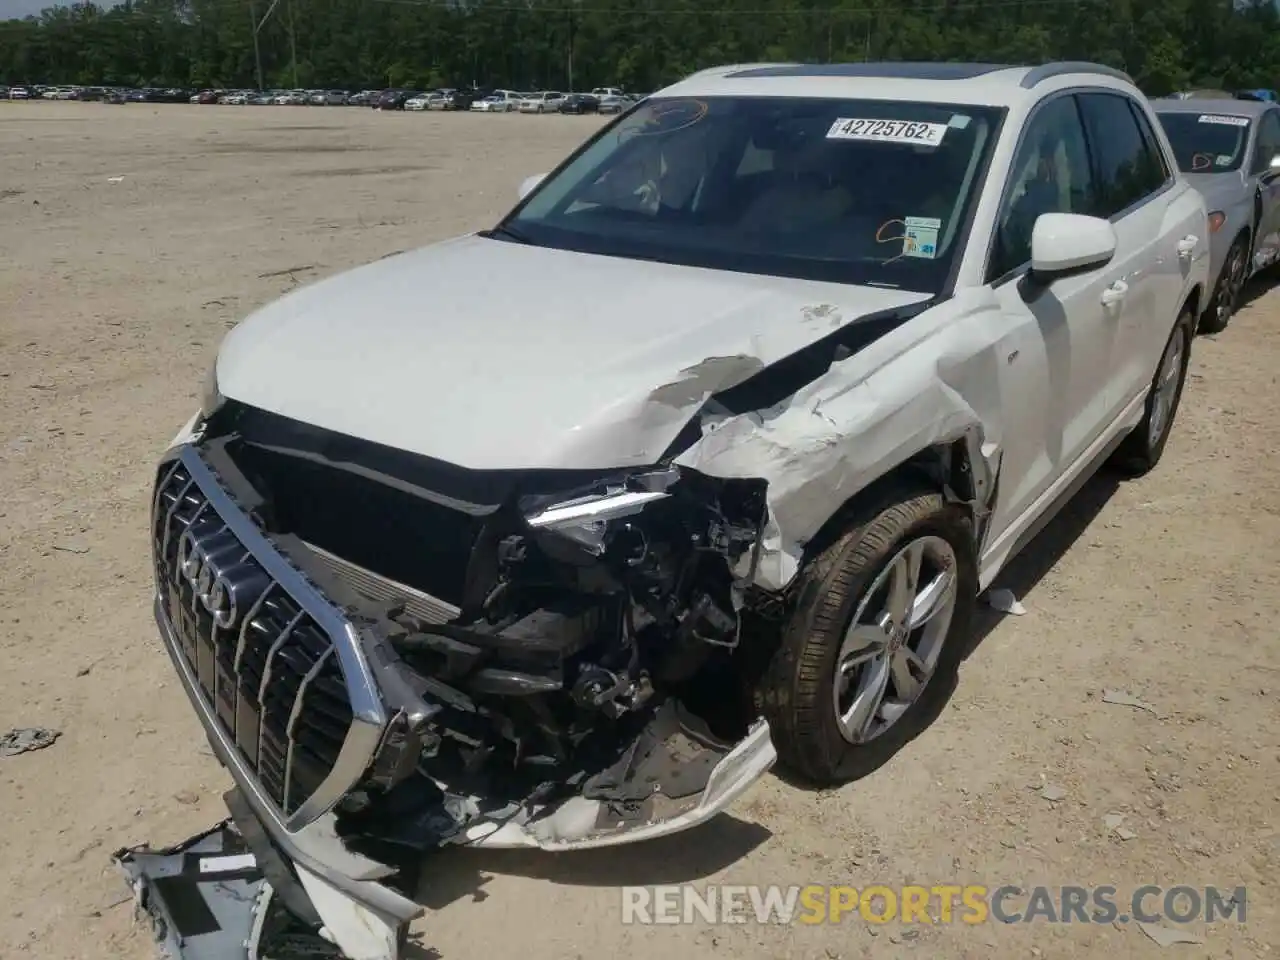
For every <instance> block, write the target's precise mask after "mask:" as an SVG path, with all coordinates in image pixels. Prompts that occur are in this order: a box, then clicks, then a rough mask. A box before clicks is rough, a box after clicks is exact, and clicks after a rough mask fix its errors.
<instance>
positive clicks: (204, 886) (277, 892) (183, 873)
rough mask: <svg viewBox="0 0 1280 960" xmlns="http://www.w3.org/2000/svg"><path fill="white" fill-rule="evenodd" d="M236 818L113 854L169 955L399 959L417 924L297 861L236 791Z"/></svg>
mask: <svg viewBox="0 0 1280 960" xmlns="http://www.w3.org/2000/svg"><path fill="white" fill-rule="evenodd" d="M226 800H227V805H228V806H229V807H230V808H231V811H232V817H231V818H230V819H227V820H224V821H223V822H222V823H219V824H218V825H217V826H214V827H212V828H211V829H209V830H206V831H204V832H203V833H200V834H197V835H196V836H194V837H191V838H190V839H188V840H184V841H183V842H181V843H178V844H175V845H173V846H170V847H164V848H160V849H154V848H152V847H150V846H147V845H142V846H138V847H130V848H125V849H122V850H119V851H117V852H116V853H115V855H114V856H113V857H112V860H113V862H114V863H115V864H116V866H117V867H118V868H119V869H120V870H121V871H122V872H123V873H124V875H125V877H126V879H127V881H128V883H129V888H130V890H131V891H132V893H133V898H134V907H135V911H136V914H137V916H138V918H139V920H142V921H145V922H148V923H149V925H150V927H151V930H152V932H153V935H154V936H155V940H156V943H157V945H158V946H159V949H160V952H161V954H162V955H163V956H164V957H165V958H166V960H399V958H400V956H401V948H402V947H403V946H404V943H405V940H406V936H407V933H408V923H407V922H405V921H400V920H398V919H396V918H395V917H392V916H390V915H388V914H385V913H382V912H381V911H378V910H376V909H374V908H372V907H369V906H367V905H365V904H361V903H359V902H357V901H355V900H353V899H351V897H350V896H348V895H346V894H344V893H343V892H342V891H341V890H339V889H338V888H336V887H335V886H333V885H332V884H330V883H328V882H326V881H325V880H324V879H323V878H321V877H320V876H318V875H317V874H315V873H312V872H311V871H309V870H307V869H306V868H304V867H301V866H299V865H298V864H297V863H292V862H290V861H289V860H287V859H286V857H285V856H284V855H283V854H282V853H281V852H280V850H279V849H278V848H277V847H276V846H275V845H274V844H273V843H272V842H271V840H270V838H269V837H268V835H267V834H266V832H265V831H264V830H263V829H262V826H261V824H260V823H258V822H257V820H256V819H255V818H254V815H253V814H252V813H251V812H250V811H249V808H248V806H247V805H246V804H245V803H244V800H243V797H242V796H241V795H240V794H239V793H238V792H237V791H235V790H232V791H231V792H229V793H228V794H227V796H226Z"/></svg>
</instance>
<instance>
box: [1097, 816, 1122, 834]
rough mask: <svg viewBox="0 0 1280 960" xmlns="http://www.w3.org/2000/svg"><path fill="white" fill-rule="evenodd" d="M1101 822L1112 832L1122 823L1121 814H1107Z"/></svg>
mask: <svg viewBox="0 0 1280 960" xmlns="http://www.w3.org/2000/svg"><path fill="white" fill-rule="evenodd" d="M1102 822H1103V823H1104V824H1106V827H1107V829H1108V830H1114V829H1115V828H1116V827H1118V826H1120V824H1122V823H1124V814H1123V813H1108V814H1107V815H1106V816H1105V817H1103V818H1102Z"/></svg>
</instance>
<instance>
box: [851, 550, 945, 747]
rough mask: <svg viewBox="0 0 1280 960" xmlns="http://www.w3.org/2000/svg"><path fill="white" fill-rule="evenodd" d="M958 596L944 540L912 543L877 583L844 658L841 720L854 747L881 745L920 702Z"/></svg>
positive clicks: (853, 625)
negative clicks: (877, 742)
mask: <svg viewBox="0 0 1280 960" xmlns="http://www.w3.org/2000/svg"><path fill="white" fill-rule="evenodd" d="M956 596H957V594H956V555H955V551H954V550H953V549H952V547H951V545H950V544H949V543H948V542H947V541H946V540H943V539H942V538H941V537H934V536H927V537H918V538H916V539H914V540H911V541H909V542H908V543H907V544H906V545H905V546H904V547H902V549H901V550H899V551H898V553H897V554H895V555H894V557H893V559H892V560H890V561H889V563H887V564H886V565H885V567H884V569H883V570H881V571H880V573H879V574H878V575H877V576H876V578H875V580H874V581H872V583H871V586H870V588H869V589H867V591H866V592H865V594H864V595H863V599H862V601H861V603H859V605H858V608H857V610H856V611H855V612H854V615H853V620H852V622H851V623H850V626H849V628H848V630H847V631H846V633H845V637H844V642H843V643H842V644H841V647H840V653H839V654H838V656H837V658H836V672H835V678H834V684H835V689H834V699H835V710H836V719H837V722H838V723H839V726H840V732H841V734H842V735H843V736H844V738H845V739H846V740H847V741H849V742H850V743H866V742H867V741H869V740H873V739H875V738H876V737H878V736H880V735H881V734H882V733H884V732H885V731H886V730H888V729H889V728H890V727H891V726H893V725H894V724H895V723H896V722H897V721H898V720H899V719H901V717H902V716H903V714H905V713H906V712H907V710H908V709H909V708H910V707H911V705H912V704H913V703H915V702H916V700H918V699H919V698H920V695H921V694H922V693H923V692H924V688H925V686H926V685H927V684H928V682H929V680H930V678H931V677H932V676H933V673H934V670H935V669H936V667H937V664H938V658H939V656H940V655H941V653H942V647H943V644H944V643H945V642H946V639H947V633H948V631H949V630H950V627H951V618H952V615H953V614H954V613H955V609H956Z"/></svg>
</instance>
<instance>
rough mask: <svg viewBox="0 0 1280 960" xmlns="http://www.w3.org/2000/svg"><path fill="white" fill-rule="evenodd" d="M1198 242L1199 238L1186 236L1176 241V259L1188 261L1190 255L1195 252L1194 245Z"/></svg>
mask: <svg viewBox="0 0 1280 960" xmlns="http://www.w3.org/2000/svg"><path fill="white" fill-rule="evenodd" d="M1199 242H1200V238H1199V237H1196V236H1193V235H1191V234H1187V236H1185V237H1183V238H1182V239H1181V240H1179V241H1178V259H1179V260H1190V259H1191V255H1192V254H1193V253H1195V252H1196V244H1198V243H1199Z"/></svg>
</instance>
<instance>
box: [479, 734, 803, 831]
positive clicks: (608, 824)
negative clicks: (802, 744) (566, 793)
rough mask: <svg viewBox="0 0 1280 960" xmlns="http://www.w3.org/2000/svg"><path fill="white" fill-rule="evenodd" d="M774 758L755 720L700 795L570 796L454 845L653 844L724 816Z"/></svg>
mask: <svg viewBox="0 0 1280 960" xmlns="http://www.w3.org/2000/svg"><path fill="white" fill-rule="evenodd" d="M777 758H778V754H777V751H776V750H775V749H774V746H773V739H772V738H771V736H770V734H769V725H768V723H766V722H765V721H764V720H758V721H757V722H756V724H755V726H753V727H752V729H751V732H750V733H749V734H748V735H747V736H746V737H745V738H744V739H743V740H742V741H741V742H740V743H738V745H737V746H735V747H734V748H733V750H731V751H730V752H729V753H728V754H726V755H725V756H724V757H723V758H721V759H720V761H719V762H718V763H716V765H715V767H714V769H713V770H712V771H711V776H710V777H709V778H708V780H707V785H706V787H705V788H703V790H702V792H701V793H700V794H697V795H695V796H693V797H689V798H681V799H678V800H673V799H668V798H665V797H663V796H661V795H660V794H656V793H655V794H654V795H653V796H652V797H650V798H648V799H646V800H644V801H642V802H625V803H611V802H609V801H603V800H591V799H588V798H587V797H583V796H577V797H571V798H569V799H568V800H565V801H563V802H562V803H560V804H559V805H558V806H557V807H555V808H554V809H551V810H546V811H539V813H538V815H537V816H535V817H533V818H530V819H526V820H523V821H521V820H516V819H510V820H506V821H502V822H498V821H491V820H490V821H480V822H478V823H474V824H472V825H471V826H469V827H468V828H467V829H466V830H465V831H464V832H463V834H462V836H461V837H459V839H458V840H457V842H458V843H460V844H463V845H467V846H474V847H486V848H489V849H503V848H521V847H525V848H527V847H536V848H538V849H541V850H551V851H564V850H585V849H590V848H593V847H610V846H616V845H619V844H624V843H636V842H639V841H642V840H652V839H655V838H657V837H664V836H667V835H669V834H673V833H679V832H681V831H683V830H688V829H689V828H691V827H696V826H698V825H699V824H702V823H705V822H706V821H708V820H710V819H711V818H712V817H714V816H716V815H717V814H720V813H722V812H723V811H725V810H726V809H727V808H728V807H729V805H730V804H731V803H733V801H735V800H736V799H738V797H740V796H742V794H743V793H745V792H746V791H747V788H749V787H750V786H751V785H752V784H753V783H755V782H756V781H757V780H759V779H760V778H761V777H763V776H764V775H765V774H766V773H768V772H769V769H770V768H771V767H772V766H773V765H774V763H775V762H776V761H777Z"/></svg>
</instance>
